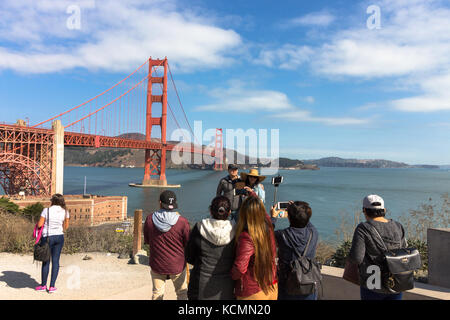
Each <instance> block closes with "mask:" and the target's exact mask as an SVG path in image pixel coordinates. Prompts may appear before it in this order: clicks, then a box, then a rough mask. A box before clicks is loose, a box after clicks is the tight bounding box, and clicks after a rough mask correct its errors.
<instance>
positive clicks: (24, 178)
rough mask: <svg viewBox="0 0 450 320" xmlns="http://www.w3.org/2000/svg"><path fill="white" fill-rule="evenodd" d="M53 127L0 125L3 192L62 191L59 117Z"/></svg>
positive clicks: (29, 193) (60, 126)
mask: <svg viewBox="0 0 450 320" xmlns="http://www.w3.org/2000/svg"><path fill="white" fill-rule="evenodd" d="M53 128H54V130H47V129H36V128H29V127H26V126H25V123H24V122H23V121H18V124H17V125H0V185H1V186H2V188H3V190H4V192H5V193H6V194H7V195H18V194H19V193H21V192H23V193H24V194H25V195H44V196H49V195H51V194H53V193H62V191H63V189H62V186H63V176H62V174H63V170H64V128H63V127H62V125H61V123H60V122H59V121H56V122H55V123H54V126H53ZM61 134H62V135H61Z"/></svg>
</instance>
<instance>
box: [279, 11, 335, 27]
mask: <svg viewBox="0 0 450 320" xmlns="http://www.w3.org/2000/svg"><path fill="white" fill-rule="evenodd" d="M335 19H336V18H335V16H334V15H332V14H331V13H329V12H326V11H320V12H312V13H309V14H306V15H304V16H300V17H296V18H293V19H290V20H289V21H287V22H286V23H284V24H283V26H285V27H295V26H318V27H327V26H329V25H330V24H331V23H333V21H334V20H335Z"/></svg>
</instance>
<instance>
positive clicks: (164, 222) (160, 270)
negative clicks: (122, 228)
mask: <svg viewBox="0 0 450 320" xmlns="http://www.w3.org/2000/svg"><path fill="white" fill-rule="evenodd" d="M159 200H160V201H159V203H160V210H158V211H156V212H154V213H153V214H151V215H149V216H147V218H146V220H145V224H144V243H145V244H148V245H149V246H150V258H149V265H150V268H151V271H150V272H151V276H152V284H153V293H152V300H162V299H163V297H164V292H165V284H166V280H168V279H170V280H172V282H173V284H174V286H175V292H176V294H177V299H178V300H186V299H187V279H186V258H185V247H186V245H187V242H188V240H189V229H190V228H189V223H188V221H187V219H186V218H184V217H182V216H181V215H180V214H179V213H178V212H176V211H175V209H177V208H178V205H177V198H176V195H175V193H174V192H172V191H170V190H165V191H163V192H162V193H161V195H160V198H159Z"/></svg>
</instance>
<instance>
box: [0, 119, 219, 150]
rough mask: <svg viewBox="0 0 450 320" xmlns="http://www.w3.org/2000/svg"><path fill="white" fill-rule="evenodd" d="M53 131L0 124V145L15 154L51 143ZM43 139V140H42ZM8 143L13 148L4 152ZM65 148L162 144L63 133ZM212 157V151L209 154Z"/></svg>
mask: <svg viewBox="0 0 450 320" xmlns="http://www.w3.org/2000/svg"><path fill="white" fill-rule="evenodd" d="M53 136H54V130H52V129H42V128H31V127H24V126H18V125H9V124H0V143H2V145H3V148H5V150H4V151H5V152H13V153H14V152H17V151H18V150H19V149H21V148H23V147H22V146H21V145H23V144H30V143H31V144H42V143H44V141H46V142H47V143H50V144H51V143H52V142H53V141H52V140H53ZM44 137H45V138H44ZM8 143H11V144H12V145H13V146H14V147H13V148H12V149H9V148H8V149H9V150H6V148H7V147H6V146H7V144H8ZM64 145H65V146H78V147H94V148H101V147H105V148H129V149H151V150H161V149H162V148H163V144H162V143H161V142H156V141H145V140H136V139H125V138H120V137H107V136H100V135H93V134H85V133H76V132H64ZM176 146H177V144H172V143H167V144H166V150H169V151H172V150H176ZM183 148H184V150H185V151H187V152H190V153H200V154H201V153H204V152H205V151H204V148H203V147H199V146H197V145H191V146H189V147H188V146H186V145H184V146H183ZM211 155H212V156H214V151H212V153H211Z"/></svg>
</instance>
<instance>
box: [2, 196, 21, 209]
mask: <svg viewBox="0 0 450 320" xmlns="http://www.w3.org/2000/svg"><path fill="white" fill-rule="evenodd" d="M1 209H3V210H4V211H6V212H9V213H19V212H20V209H19V206H18V205H17V204H15V203H14V202H11V201H9V199H7V198H5V197H2V198H1V199H0V210H1Z"/></svg>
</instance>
